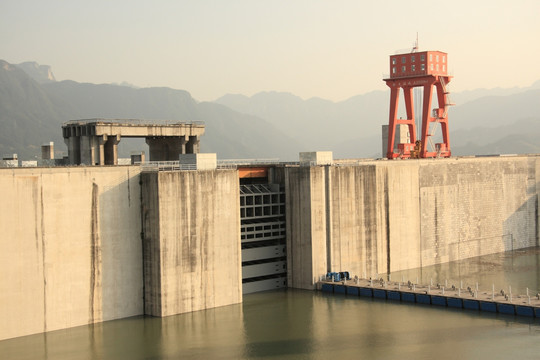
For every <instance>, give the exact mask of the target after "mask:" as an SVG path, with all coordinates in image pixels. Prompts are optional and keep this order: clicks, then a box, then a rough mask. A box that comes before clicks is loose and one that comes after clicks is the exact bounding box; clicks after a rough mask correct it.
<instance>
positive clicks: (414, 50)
mask: <svg viewBox="0 0 540 360" xmlns="http://www.w3.org/2000/svg"><path fill="white" fill-rule="evenodd" d="M417 51H418V31H417V32H416V41H415V43H414V46H413V48H412V51H411V52H417Z"/></svg>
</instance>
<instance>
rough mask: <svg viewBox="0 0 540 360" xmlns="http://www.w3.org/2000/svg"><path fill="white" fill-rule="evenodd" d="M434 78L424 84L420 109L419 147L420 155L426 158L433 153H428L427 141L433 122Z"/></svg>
mask: <svg viewBox="0 0 540 360" xmlns="http://www.w3.org/2000/svg"><path fill="white" fill-rule="evenodd" d="M434 82H435V81H434V79H433V80H430V83H429V84H426V85H424V102H423V109H422V144H421V148H420V157H421V158H426V157H431V156H432V155H434V154H435V153H428V147H427V145H428V144H427V143H428V142H429V136H431V135H430V134H429V125H430V124H431V123H432V122H433V120H434V119H433V117H432V116H431V111H430V109H431V99H432V96H431V95H432V93H433V83H434Z"/></svg>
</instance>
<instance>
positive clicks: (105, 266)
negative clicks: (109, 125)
mask: <svg viewBox="0 0 540 360" xmlns="http://www.w3.org/2000/svg"><path fill="white" fill-rule="evenodd" d="M138 178H139V168H138V167H115V168H101V169H91V170H90V169H89V168H48V169H46V168H41V169H37V168H34V169H2V170H0V198H1V199H2V202H1V216H0V228H1V229H2V236H1V237H0V244H1V247H2V251H1V252H0V274H1V279H2V280H1V281H0V317H1V318H2V325H1V326H0V339H6V338H11V337H16V336H23V335H28V334H33V333H39V332H43V331H50V330H57V329H65V328H68V327H73V326H78V325H84V324H88V323H92V322H101V321H106V320H112V319H119V318H124V317H128V316H134V315H139V314H141V313H142V311H143V296H142V295H143V294H142V290H143V283H142V249H141V245H140V241H137V239H138V238H140V235H139V234H140V231H141V227H140V200H139V199H140V186H139V180H138Z"/></svg>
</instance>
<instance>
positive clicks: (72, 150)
mask: <svg viewBox="0 0 540 360" xmlns="http://www.w3.org/2000/svg"><path fill="white" fill-rule="evenodd" d="M64 142H65V143H66V146H67V148H68V158H69V164H70V165H79V164H80V163H81V141H80V138H79V137H78V136H74V135H72V136H69V137H67V138H64Z"/></svg>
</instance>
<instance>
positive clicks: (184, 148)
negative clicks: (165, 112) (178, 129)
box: [180, 135, 189, 154]
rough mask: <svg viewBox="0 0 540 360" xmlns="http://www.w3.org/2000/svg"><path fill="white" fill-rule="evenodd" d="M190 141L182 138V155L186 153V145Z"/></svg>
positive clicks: (186, 137) (185, 137) (184, 137)
mask: <svg viewBox="0 0 540 360" xmlns="http://www.w3.org/2000/svg"><path fill="white" fill-rule="evenodd" d="M188 140H189V137H188V136H187V135H186V136H180V154H185V153H186V144H187V142H188Z"/></svg>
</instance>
